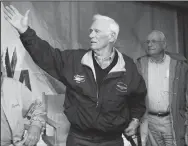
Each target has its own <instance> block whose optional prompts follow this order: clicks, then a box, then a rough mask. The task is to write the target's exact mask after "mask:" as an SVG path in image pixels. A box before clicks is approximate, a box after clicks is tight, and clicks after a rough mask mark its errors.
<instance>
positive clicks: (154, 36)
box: [147, 32, 164, 41]
mask: <svg viewBox="0 0 188 146" xmlns="http://www.w3.org/2000/svg"><path fill="white" fill-rule="evenodd" d="M163 39H164V38H162V36H161V34H160V33H158V32H152V33H150V34H149V35H148V37H147V40H156V41H162V40H163Z"/></svg>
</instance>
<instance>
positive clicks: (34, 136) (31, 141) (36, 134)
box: [24, 125, 41, 146]
mask: <svg viewBox="0 0 188 146" xmlns="http://www.w3.org/2000/svg"><path fill="white" fill-rule="evenodd" d="M27 132H28V136H27V139H26V141H25V143H24V144H25V145H26V146H34V145H35V144H36V143H37V142H38V141H39V139H40V134H41V129H40V128H39V127H38V126H35V125H33V126H31V127H30V128H29V130H28V131H27Z"/></svg>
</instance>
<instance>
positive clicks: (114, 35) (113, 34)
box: [110, 32, 116, 42]
mask: <svg viewBox="0 0 188 146" xmlns="http://www.w3.org/2000/svg"><path fill="white" fill-rule="evenodd" d="M115 37H116V34H115V33H114V32H112V33H111V34H110V42H115V40H116V38H115Z"/></svg>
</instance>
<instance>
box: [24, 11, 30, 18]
mask: <svg viewBox="0 0 188 146" xmlns="http://www.w3.org/2000/svg"><path fill="white" fill-rule="evenodd" d="M29 12H30V10H27V11H26V13H25V18H28V16H29Z"/></svg>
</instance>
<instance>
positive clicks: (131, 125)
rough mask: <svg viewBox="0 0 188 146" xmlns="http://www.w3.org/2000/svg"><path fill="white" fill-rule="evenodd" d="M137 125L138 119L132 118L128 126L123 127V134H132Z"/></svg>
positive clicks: (134, 132) (135, 130)
mask: <svg viewBox="0 0 188 146" xmlns="http://www.w3.org/2000/svg"><path fill="white" fill-rule="evenodd" d="M138 126H139V121H135V120H132V121H131V122H130V123H129V126H128V127H127V128H126V129H125V131H124V134H125V135H127V136H133V135H135V134H136V132H137V128H138Z"/></svg>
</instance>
